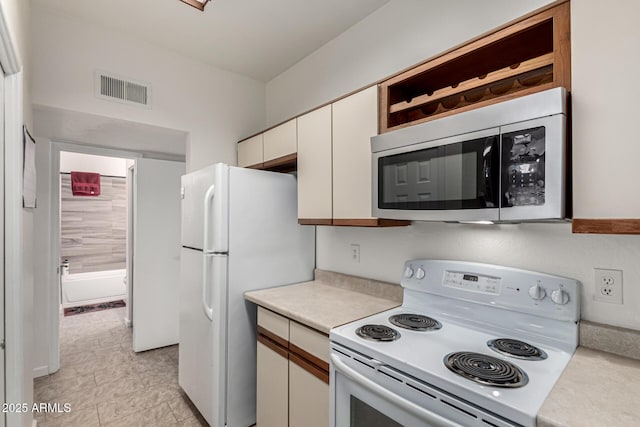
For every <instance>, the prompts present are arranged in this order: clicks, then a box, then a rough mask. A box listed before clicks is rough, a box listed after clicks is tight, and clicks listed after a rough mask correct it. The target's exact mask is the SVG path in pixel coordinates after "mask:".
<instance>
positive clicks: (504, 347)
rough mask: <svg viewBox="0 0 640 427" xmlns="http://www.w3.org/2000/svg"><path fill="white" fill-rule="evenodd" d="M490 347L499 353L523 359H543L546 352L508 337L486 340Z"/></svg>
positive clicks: (545, 356)
mask: <svg viewBox="0 0 640 427" xmlns="http://www.w3.org/2000/svg"><path fill="white" fill-rule="evenodd" d="M487 345H488V346H489V348H490V349H492V350H494V351H497V352H498V353H500V354H504V355H507V356H512V357H516V358H518V359H525V360H544V359H546V358H547V353H545V352H544V351H542V350H540V349H539V348H538V347H534V346H532V345H531V344H528V343H526V342H524V341H518V340H513V339H510V338H498V339H495V340H491V341H488V342H487Z"/></svg>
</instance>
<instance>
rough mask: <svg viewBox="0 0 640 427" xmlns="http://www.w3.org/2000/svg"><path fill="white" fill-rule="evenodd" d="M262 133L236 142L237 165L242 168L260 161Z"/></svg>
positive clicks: (261, 157) (261, 155)
mask: <svg viewBox="0 0 640 427" xmlns="http://www.w3.org/2000/svg"><path fill="white" fill-rule="evenodd" d="M262 135H263V134H260V135H256V136H254V137H252V138H249V139H247V140H244V141H242V142H239V143H238V166H240V167H242V168H244V167H247V166H253V165H257V164H260V163H262V161H263V160H262V159H263V153H262V151H263V146H262V145H263V144H262Z"/></svg>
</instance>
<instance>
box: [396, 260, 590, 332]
mask: <svg viewBox="0 0 640 427" xmlns="http://www.w3.org/2000/svg"><path fill="white" fill-rule="evenodd" d="M401 284H402V286H403V287H405V288H407V289H412V290H415V291H419V292H424V293H430V294H435V295H441V296H444V297H449V298H456V299H461V300H466V301H472V302H475V303H480V304H485V305H490V306H492V307H496V308H498V307H501V308H505V309H509V310H515V311H523V312H528V313H531V314H535V315H537V316H543V317H549V318H554V319H559V320H571V321H574V322H575V321H577V320H578V319H579V316H580V284H579V282H577V281H576V280H572V279H568V278H565V277H560V276H553V275H550V274H545V273H538V272H534V271H528V270H521V269H516V268H510V267H502V266H498V265H491V264H480V263H473V262H463V261H439V260H420V259H418V260H411V261H407V262H406V263H405V266H404V272H403V277H402V281H401Z"/></svg>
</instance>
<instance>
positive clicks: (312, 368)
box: [289, 353, 329, 384]
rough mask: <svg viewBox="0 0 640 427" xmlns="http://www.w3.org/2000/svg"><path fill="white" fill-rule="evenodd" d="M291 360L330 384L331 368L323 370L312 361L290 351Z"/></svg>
mask: <svg viewBox="0 0 640 427" xmlns="http://www.w3.org/2000/svg"><path fill="white" fill-rule="evenodd" d="M289 360H290V361H292V362H293V363H295V364H296V365H298V366H300V367H301V368H302V369H304V370H305V371H307V372H308V373H310V374H311V375H313V376H314V377H316V378H318V379H320V380H321V381H323V382H324V383H325V384H329V370H326V371H325V370H323V369H320V368H319V367H317V366H316V365H314V364H313V363H310V362H309V361H308V360H306V359H303V358H302V357H300V356H298V355H297V354H295V353H289Z"/></svg>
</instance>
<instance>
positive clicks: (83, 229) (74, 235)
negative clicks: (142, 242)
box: [60, 173, 127, 274]
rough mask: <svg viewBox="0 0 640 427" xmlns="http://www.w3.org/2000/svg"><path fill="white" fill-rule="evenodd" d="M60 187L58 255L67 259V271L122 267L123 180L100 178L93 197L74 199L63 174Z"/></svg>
mask: <svg viewBox="0 0 640 427" xmlns="http://www.w3.org/2000/svg"><path fill="white" fill-rule="evenodd" d="M60 185H61V192H60V197H61V203H60V211H61V212H60V222H61V224H60V239H61V251H60V256H61V257H62V259H65V258H66V259H68V260H69V266H70V268H69V272H70V273H71V274H74V273H86V272H90V271H105V270H118V269H124V268H126V265H125V264H126V263H125V260H126V259H125V254H126V225H127V180H126V178H123V177H108V176H101V177H100V195H99V196H97V197H82V196H79V197H74V196H73V195H72V193H71V176H70V175H69V174H66V173H61V174H60Z"/></svg>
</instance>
